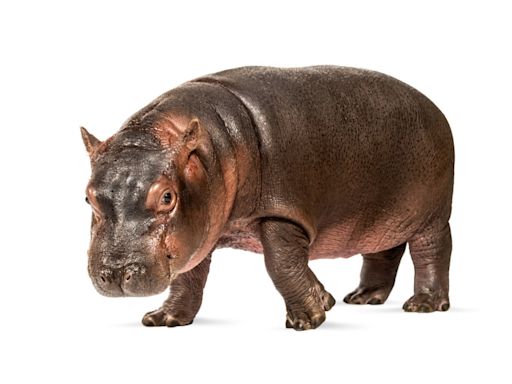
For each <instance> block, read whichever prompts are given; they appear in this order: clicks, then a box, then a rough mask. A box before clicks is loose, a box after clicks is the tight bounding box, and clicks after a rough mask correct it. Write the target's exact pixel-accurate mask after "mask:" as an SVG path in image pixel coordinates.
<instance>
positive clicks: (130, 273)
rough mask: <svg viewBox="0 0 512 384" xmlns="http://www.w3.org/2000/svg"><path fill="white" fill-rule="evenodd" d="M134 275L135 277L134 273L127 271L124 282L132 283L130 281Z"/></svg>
mask: <svg viewBox="0 0 512 384" xmlns="http://www.w3.org/2000/svg"><path fill="white" fill-rule="evenodd" d="M132 275H133V271H127V272H126V273H125V274H124V280H125V281H130V279H131V278H132Z"/></svg>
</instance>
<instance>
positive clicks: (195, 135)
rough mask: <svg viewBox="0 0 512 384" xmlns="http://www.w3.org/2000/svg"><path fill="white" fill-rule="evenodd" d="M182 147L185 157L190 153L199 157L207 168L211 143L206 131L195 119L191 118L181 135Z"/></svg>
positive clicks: (188, 156)
mask: <svg viewBox="0 0 512 384" xmlns="http://www.w3.org/2000/svg"><path fill="white" fill-rule="evenodd" d="M182 142H183V147H182V148H183V149H182V151H183V152H185V153H183V155H185V156H186V157H187V158H190V156H191V155H196V156H198V157H199V159H200V160H201V162H202V163H203V164H204V165H205V166H206V168H208V166H209V164H210V162H211V160H212V145H211V141H210V137H209V135H208V133H207V132H206V131H205V130H204V129H203V128H202V127H201V124H200V123H199V121H198V120H197V119H192V120H191V121H190V122H189V124H188V126H187V128H186V129H185V130H184V132H183V136H182Z"/></svg>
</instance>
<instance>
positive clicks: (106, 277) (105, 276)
mask: <svg viewBox="0 0 512 384" xmlns="http://www.w3.org/2000/svg"><path fill="white" fill-rule="evenodd" d="M112 277H113V276H112V270H111V269H107V268H105V269H102V270H101V271H100V274H99V278H100V280H101V283H102V284H103V285H107V284H110V283H111V282H112Z"/></svg>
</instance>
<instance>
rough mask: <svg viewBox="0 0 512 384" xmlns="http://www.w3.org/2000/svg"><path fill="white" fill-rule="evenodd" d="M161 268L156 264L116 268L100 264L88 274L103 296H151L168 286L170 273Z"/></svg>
mask: <svg viewBox="0 0 512 384" xmlns="http://www.w3.org/2000/svg"><path fill="white" fill-rule="evenodd" d="M162 269H163V268H161V267H159V266H157V265H153V266H149V265H145V264H142V263H131V264H128V265H125V266H122V267H118V268H113V267H107V266H102V267H100V268H99V270H97V271H95V272H94V273H90V276H91V280H92V282H93V285H94V287H95V288H96V290H97V291H98V292H99V293H100V294H102V295H103V296H108V297H122V296H152V295H157V294H159V293H161V292H163V291H164V290H165V289H166V288H168V287H169V284H170V281H171V279H170V274H169V272H167V273H163V270H162ZM90 272H91V271H90Z"/></svg>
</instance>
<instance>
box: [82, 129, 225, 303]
mask: <svg viewBox="0 0 512 384" xmlns="http://www.w3.org/2000/svg"><path fill="white" fill-rule="evenodd" d="M81 131H82V138H83V141H84V143H85V146H86V149H87V152H88V153H89V156H90V159H91V167H92V175H91V178H90V181H89V184H88V185H87V188H86V202H87V203H88V204H90V206H91V208H92V226H91V244H90V248H89V252H88V255H89V262H88V270H89V275H90V277H91V279H92V281H93V284H94V286H95V287H96V289H97V290H98V291H99V292H100V293H101V294H103V295H106V296H147V295H152V294H157V293H160V292H162V291H163V290H165V288H166V287H168V286H169V284H170V282H171V281H172V279H173V278H174V277H175V276H176V275H177V274H179V273H182V272H186V271H188V270H190V269H192V268H193V267H195V266H196V265H197V264H199V262H201V260H203V259H204V258H205V257H206V256H207V255H208V254H209V253H210V252H211V251H212V249H213V248H214V247H215V243H216V242H217V240H218V238H219V236H220V233H221V229H222V226H223V225H224V223H225V219H226V214H225V213H226V212H227V211H228V210H227V209H226V207H227V204H226V202H227V200H229V199H228V198H227V193H226V188H225V183H224V181H223V176H222V172H221V171H220V167H219V161H217V160H216V158H215V154H214V150H213V146H212V142H211V139H210V137H209V135H208V133H207V132H206V131H205V130H203V129H202V127H201V126H200V123H199V121H198V120H197V119H186V120H183V119H181V120H180V119H177V120H175V121H174V122H173V121H171V120H169V119H164V120H163V123H162V122H160V123H155V122H153V124H152V126H151V128H150V129H149V128H147V129H146V128H141V127H131V126H130V125H128V126H126V127H125V128H123V129H121V130H120V131H119V132H118V133H116V134H115V135H114V136H112V137H111V138H110V139H108V140H106V141H105V142H101V141H99V140H98V139H96V138H95V137H94V136H93V135H91V134H89V133H88V132H87V131H86V130H85V129H84V128H82V129H81Z"/></svg>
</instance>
